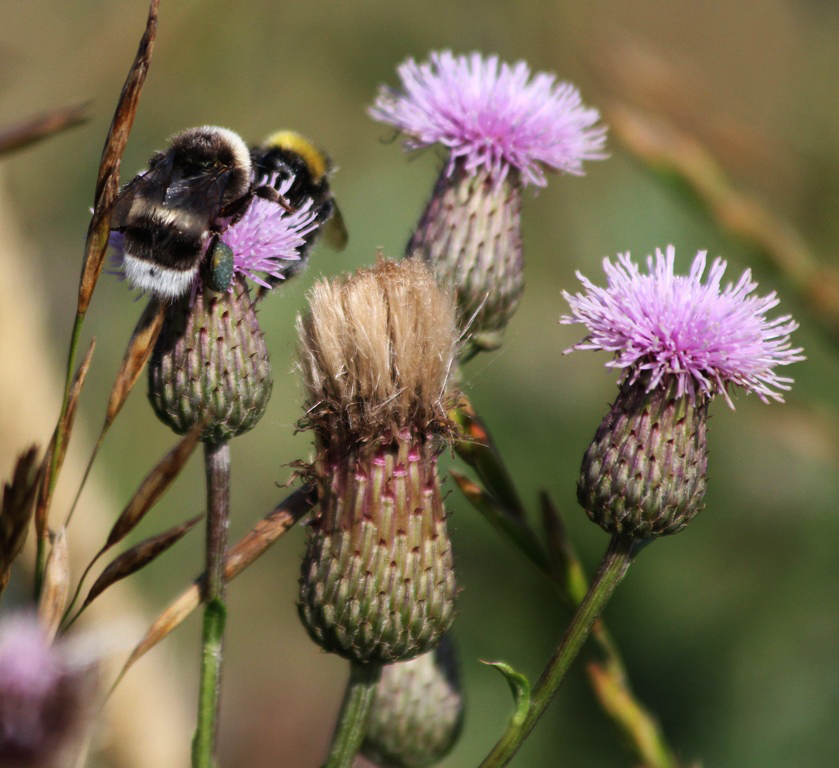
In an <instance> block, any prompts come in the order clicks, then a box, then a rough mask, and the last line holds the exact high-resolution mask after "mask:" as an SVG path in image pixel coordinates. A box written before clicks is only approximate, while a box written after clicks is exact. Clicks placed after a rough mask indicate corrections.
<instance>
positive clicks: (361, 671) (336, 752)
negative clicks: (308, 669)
mask: <svg viewBox="0 0 839 768" xmlns="http://www.w3.org/2000/svg"><path fill="white" fill-rule="evenodd" d="M381 673H382V667H381V665H380V664H359V663H358V662H355V661H351V662H350V679H349V682H348V683H347V690H346V692H345V693H344V703H343V704H342V705H341V714H340V716H339V718H338V724H337V726H336V727H335V733H334V734H333V736H332V746H331V748H330V750H329V758H328V760H327V761H326V764H325V765H324V768H352V764H353V761H354V760H355V756H356V755H357V754H358V750H359V749H360V748H361V742H362V741H364V734H365V733H366V731H367V720H368V718H369V717H370V710H371V709H372V707H373V702H374V701H375V699H376V684H377V683H378V682H379V677H380V675H381Z"/></svg>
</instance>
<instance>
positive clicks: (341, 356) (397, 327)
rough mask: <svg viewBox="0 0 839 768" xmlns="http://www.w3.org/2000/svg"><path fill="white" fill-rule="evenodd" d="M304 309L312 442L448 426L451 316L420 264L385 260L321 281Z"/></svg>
mask: <svg viewBox="0 0 839 768" xmlns="http://www.w3.org/2000/svg"><path fill="white" fill-rule="evenodd" d="M310 303H311V311H310V312H309V314H307V315H305V316H304V317H302V318H298V320H297V329H298V333H299V336H300V355H299V360H300V362H299V365H300V369H301V371H302V374H303V380H304V383H305V386H306V395H307V406H306V412H307V421H308V422H309V424H310V426H311V427H312V428H313V429H314V430H315V431H316V432H317V433H318V434H319V435H321V436H323V437H324V438H325V439H326V441H327V442H330V441H331V440H333V439H337V438H338V437H340V439H341V440H345V441H349V442H355V443H361V442H366V441H370V440H372V439H374V438H378V437H381V436H382V435H385V434H392V435H393V434H397V433H399V432H401V431H403V430H405V429H409V430H411V431H412V432H415V433H418V434H424V433H426V432H429V431H430V432H434V431H437V430H438V429H439V427H440V426H441V425H444V424H445V423H446V404H447V398H448V397H449V396H450V394H449V383H450V380H451V375H452V372H453V365H454V357H455V349H456V334H455V331H454V311H453V307H452V303H451V300H450V298H449V297H448V296H447V295H446V294H445V293H443V292H441V291H440V289H439V288H438V287H437V284H436V283H435V281H434V278H433V277H432V276H431V275H430V274H429V272H428V270H427V269H426V268H425V266H423V264H422V263H421V262H419V261H416V260H407V261H404V262H401V263H396V262H392V261H382V262H380V263H379V264H377V265H376V266H375V267H372V268H370V269H365V270H360V271H359V272H358V273H356V275H354V276H353V277H352V278H351V279H350V280H347V281H344V282H339V281H332V282H330V281H325V280H324V281H321V282H319V283H318V284H317V285H316V286H315V287H314V289H313V290H312V294H311V302H310ZM336 430H337V432H336Z"/></svg>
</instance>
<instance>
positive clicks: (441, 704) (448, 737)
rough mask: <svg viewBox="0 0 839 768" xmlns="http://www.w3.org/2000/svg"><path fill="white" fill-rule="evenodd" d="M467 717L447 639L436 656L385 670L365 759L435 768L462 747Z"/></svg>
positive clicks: (429, 654)
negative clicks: (460, 739)
mask: <svg viewBox="0 0 839 768" xmlns="http://www.w3.org/2000/svg"><path fill="white" fill-rule="evenodd" d="M463 713H464V698H463V692H462V690H461V683H460V665H459V663H458V659H457V654H456V650H455V646H454V640H452V638H451V636H450V635H445V636H444V637H443V639H442V640H441V642H440V644H439V645H438V646H437V647H436V648H435V649H434V650H432V651H428V652H426V653H423V654H421V655H419V656H416V657H415V658H413V659H410V660H409V661H401V662H397V663H395V664H388V665H387V666H386V667H385V668H384V669H383V670H382V675H381V678H380V679H379V682H378V685H377V686H376V698H375V701H374V703H373V707H372V710H371V712H370V720H369V722H368V724H367V732H366V735H365V737H364V742H363V743H362V745H361V754H363V755H364V756H365V757H367V758H368V759H370V760H372V761H373V762H375V763H376V764H377V765H386V766H391V768H423V766H427V765H434V764H435V763H438V762H440V760H442V759H443V758H444V757H445V756H446V755H447V754H448V753H449V752H450V751H451V749H452V747H454V745H455V743H456V742H457V739H458V737H459V736H460V731H461V728H462V727H463Z"/></svg>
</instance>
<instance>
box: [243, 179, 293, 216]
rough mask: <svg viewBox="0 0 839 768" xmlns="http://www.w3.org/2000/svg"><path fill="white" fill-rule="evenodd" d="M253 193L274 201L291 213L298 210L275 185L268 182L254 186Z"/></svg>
mask: <svg viewBox="0 0 839 768" xmlns="http://www.w3.org/2000/svg"><path fill="white" fill-rule="evenodd" d="M253 193H254V194H255V195H256V196H257V197H260V198H262V199H263V200H270V201H271V202H272V203H277V204H278V205H279V206H280V207H281V208H283V209H285V210H286V211H288V212H289V213H294V212H295V211H296V210H297V209H296V208H294V207H293V206H292V205H291V203H289V202H288V200H286V199H285V198H284V197H283V196H282V195H281V194H280V193H279V192H277V190H276V189H274V187H269V186H268V185H267V184H266V185H263V186H261V187H256V188H254V190H253Z"/></svg>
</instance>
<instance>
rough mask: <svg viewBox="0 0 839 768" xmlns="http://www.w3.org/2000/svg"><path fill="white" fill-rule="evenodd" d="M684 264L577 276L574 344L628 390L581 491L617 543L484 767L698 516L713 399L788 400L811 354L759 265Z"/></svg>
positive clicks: (584, 473)
mask: <svg viewBox="0 0 839 768" xmlns="http://www.w3.org/2000/svg"><path fill="white" fill-rule="evenodd" d="M674 267H675V250H674V248H673V247H672V246H670V247H668V248H667V249H666V252H665V253H662V252H661V251H660V250H659V251H656V255H655V259H653V258H652V257H649V258H648V259H647V274H646V275H644V274H642V273H641V271H640V269H639V268H638V267H637V266H636V265H635V264H634V263H633V262H632V260H631V258H630V256H629V254H623V255H621V256H619V257H618V264H617V265H614V264H612V263H611V262H610V261H609V260H608V259H606V260H604V269H605V271H606V275H607V286H606V287H605V288H601V287H599V286H596V285H594V284H593V283H592V282H591V281H589V280H588V279H586V278H585V277H583V276H582V275H581V274H579V273H578V277H579V279H580V281H581V282H582V283H583V286H584V287H585V292H584V293H577V294H575V295H571V294H569V293H567V292H564V293H563V296H564V298H565V299H566V301H567V302H568V303H569V305H570V307H571V314H570V315H565V316H563V317H562V320H561V322H563V323H571V324H574V323H579V324H582V325H584V326H585V327H586V328H587V329H588V331H589V333H588V335H587V336H586V337H585V338H584V339H583V340H582V341H581V342H579V343H578V344H576V345H575V346H574V347H573V348H572V349H580V350H582V349H590V350H604V351H608V352H611V353H612V354H613V355H614V359H613V360H611V361H609V362H608V363H607V366H609V367H613V368H617V369H618V370H620V371H621V382H620V393H619V395H618V398H617V400H616V401H615V403H614V404H613V406H612V408H611V409H610V412H609V413H608V414H607V416H606V418H605V419H604V420H603V423H602V424H601V426H600V427H599V429H598V430H597V433H596V434H595V437H594V440H593V441H592V443H591V445H590V446H589V448H588V450H587V451H586V454H585V457H584V458H583V465H582V470H581V473H580V481H579V483H578V486H577V499H578V501H579V502H580V504H581V505H582V506H583V508H584V509H585V511H586V514H587V515H588V516H589V517H590V518H591V519H592V520H593V521H595V522H596V523H598V524H599V525H600V526H601V527H602V528H603V529H604V530H605V531H607V532H608V533H611V534H612V540H611V543H610V545H609V548H608V550H607V552H606V554H605V556H604V558H603V560H602V562H601V564H600V568H599V570H598V572H597V575H596V577H595V579H594V581H593V583H592V584H591V586H590V588H589V590H588V593H587V594H586V596H585V598H584V599H583V601H582V603H581V605H580V607H579V609H578V611H577V613H576V615H575V616H574V618H573V620H572V622H571V625H570V626H569V628H568V630H567V631H566V633H565V636H564V637H563V640H562V642H561V644H560V646H559V647H558V648H557V650H556V652H555V654H554V656H553V658H552V659H551V661H550V662H549V663H548V665H547V667H546V668H545V670H544V672H543V673H542V675H541V677H540V678H539V681H538V682H537V684H536V686H535V688H534V690H533V695H532V699H531V701H530V703H529V705H528V707H527V708H526V711H525V712H524V713H523V715H522V716H521V717H518V718H516V719H514V720H513V721H511V723H510V726H509V727H508V729H507V731H506V732H505V734H504V735H503V736H502V738H501V739H500V740H499V742H498V744H497V745H496V747H495V748H494V749H493V750H492V752H491V753H490V755H489V756H488V757H487V758H486V760H485V761H484V762H483V763H482V765H483V766H484V768H489V767H490V766H492V767H493V768H496V767H497V766H502V765H506V764H507V763H508V762H509V760H510V759H511V758H512V756H513V755H514V754H515V752H516V751H517V749H518V747H519V746H520V744H521V742H522V741H523V740H524V738H526V736H527V734H528V733H529V732H530V730H531V729H532V728H533V727H534V725H535V724H536V722H537V720H538V719H539V717H540V716H541V715H542V713H543V712H544V710H545V707H546V706H547V704H548V703H549V701H550V700H551V698H552V697H553V695H554V693H555V692H556V690H557V688H558V687H559V684H560V683H561V682H562V679H563V677H564V675H565V672H566V671H567V670H568V667H569V666H570V664H571V662H572V661H573V659H574V658H575V657H576V655H577V653H578V652H579V650H580V648H581V647H582V644H583V642H584V641H585V639H586V637H587V636H588V634H589V632H590V631H591V627H592V625H593V624H594V622H595V621H596V620H597V618H598V617H599V616H600V614H601V612H602V611H603V608H604V607H605V605H606V603H607V602H608V600H609V598H610V597H611V595H612V593H613V591H614V589H615V588H616V587H617V585H618V584H619V583H620V581H621V580H622V579H623V577H624V576H625V575H626V572H627V570H628V568H629V566H630V565H631V563H632V562H633V560H634V558H635V556H636V555H637V554H638V552H639V551H640V550H641V549H642V548H643V547H644V546H645V545H647V544H648V543H649V542H651V541H652V540H653V539H655V538H657V537H659V536H662V535H665V534H673V533H677V532H678V531H680V530H682V529H683V528H684V527H685V526H686V525H687V524H688V523H689V522H690V520H691V519H692V518H693V517H694V516H695V515H696V513H697V512H699V511H700V509H701V507H702V500H703V497H704V493H705V483H706V467H707V443H706V440H705V437H706V426H707V424H706V419H707V412H708V404H709V402H710V401H711V400H712V399H713V398H714V397H715V396H717V395H722V397H723V398H724V399H725V400H726V402H727V403H728V404H729V405H730V406H731V407H733V401H732V398H731V394H732V391H733V390H735V389H741V390H743V391H744V392H746V393H750V392H752V393H755V394H756V395H757V396H758V397H760V399H761V400H763V401H764V402H769V401H770V400H775V401H781V402H782V401H783V396H782V393H783V392H784V391H786V390H788V389H789V388H790V385H791V384H792V379H790V378H788V377H785V376H780V375H779V374H778V373H777V371H776V369H777V368H778V367H779V366H786V365H790V364H792V363H796V362H799V361H801V360H803V359H804V357H803V355H802V354H801V352H802V350H801V349H800V348H797V347H793V346H792V342H791V340H790V334H791V333H792V332H793V331H795V330H796V328H798V324H797V323H796V322H795V321H794V320H793V319H792V318H791V317H790V316H789V315H783V316H781V317H777V318H774V319H771V320H770V319H769V318H767V317H766V313H767V312H768V311H769V310H771V309H773V308H774V307H776V306H777V305H778V298H777V296H776V295H775V294H774V293H770V294H769V295H767V296H764V297H758V296H754V295H753V292H754V291H755V289H756V288H757V284H756V283H755V282H754V281H753V280H752V277H751V272H750V271H748V270H747V271H746V272H744V273H743V275H742V276H741V277H740V279H739V280H738V282H737V283H736V284H731V283H729V284H727V285H726V286H725V287H724V288H723V287H722V277H723V274H724V272H725V268H726V263H725V262H724V261H723V260H722V259H716V260H715V261H714V262H713V264H712V265H711V268H710V270H709V272H708V275H707V278H706V279H705V280H704V281H703V275H704V273H705V267H706V253H705V252H704V251H700V252H699V253H698V254H697V256H696V258H695V259H694V261H693V264H692V266H691V270H690V273H689V274H688V275H687V276H680V275H676V274H675V273H674ZM568 351H570V350H568Z"/></svg>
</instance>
